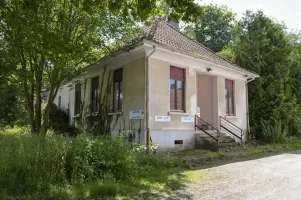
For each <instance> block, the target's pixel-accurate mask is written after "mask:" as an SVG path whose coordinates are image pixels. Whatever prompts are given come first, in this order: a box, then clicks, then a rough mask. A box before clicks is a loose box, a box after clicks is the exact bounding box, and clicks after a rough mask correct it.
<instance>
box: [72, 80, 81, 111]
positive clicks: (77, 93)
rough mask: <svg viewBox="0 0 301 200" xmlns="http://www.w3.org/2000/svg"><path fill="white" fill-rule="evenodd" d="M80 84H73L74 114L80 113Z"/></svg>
mask: <svg viewBox="0 0 301 200" xmlns="http://www.w3.org/2000/svg"><path fill="white" fill-rule="evenodd" d="M81 87H82V86H81V84H80V83H77V84H75V98H74V99H75V102H74V115H78V114H80V107H81Z"/></svg>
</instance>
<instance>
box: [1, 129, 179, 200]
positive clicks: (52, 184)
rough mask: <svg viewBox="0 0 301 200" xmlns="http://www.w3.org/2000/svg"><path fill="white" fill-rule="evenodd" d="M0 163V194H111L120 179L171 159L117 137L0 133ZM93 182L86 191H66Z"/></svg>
mask: <svg viewBox="0 0 301 200" xmlns="http://www.w3.org/2000/svg"><path fill="white" fill-rule="evenodd" d="M0 163H1V165H0V188H1V189H0V199H7V198H8V197H10V198H13V199H18V198H24V199H41V198H42V199H49V198H51V197H52V198H53V199H69V198H70V199H72V198H75V197H76V198H79V196H80V197H83V196H85V198H86V197H87V196H91V195H92V196H93V195H97V194H98V195H101V194H106V195H109V196H114V194H116V193H117V192H116V191H117V189H118V183H119V182H120V181H125V182H128V181H131V180H133V179H135V178H137V177H138V176H140V175H141V174H143V173H145V171H147V172H148V171H149V172H157V170H158V169H160V168H161V169H162V168H164V169H167V168H169V167H171V166H175V162H174V160H173V159H171V158H169V157H166V156H161V155H147V154H145V153H142V152H139V151H137V150H136V148H134V147H133V145H132V144H131V143H127V142H125V141H124V139H123V138H116V139H112V138H111V137H109V136H106V137H88V136H79V137H76V138H69V137H63V136H59V135H51V136H47V137H40V136H34V135H21V136H20V135H4V134H2V135H1V133H0ZM93 182H97V185H96V186H93V187H91V189H90V193H85V192H80V191H81V190H80V189H79V190H77V194H72V193H71V192H68V191H69V189H68V188H70V187H71V188H75V187H76V188H78V187H82V186H83V185H85V184H89V183H93ZM106 183H107V184H106ZM95 187H96V188H99V187H101V189H99V191H98V189H95ZM62 188H64V189H62ZM106 188H107V189H106ZM108 188H109V189H108ZM102 190H103V191H102ZM107 190H108V191H107ZM70 191H71V189H70ZM74 195H75V196H74ZM67 196H68V198H67Z"/></svg>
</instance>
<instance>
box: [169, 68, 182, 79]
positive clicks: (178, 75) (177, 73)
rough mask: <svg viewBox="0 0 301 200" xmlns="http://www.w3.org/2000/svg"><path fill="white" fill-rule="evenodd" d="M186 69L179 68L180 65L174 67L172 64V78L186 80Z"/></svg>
mask: <svg viewBox="0 0 301 200" xmlns="http://www.w3.org/2000/svg"><path fill="white" fill-rule="evenodd" d="M184 70H185V69H183V68H179V67H174V66H170V79H175V80H181V81H184V80H185V71H184Z"/></svg>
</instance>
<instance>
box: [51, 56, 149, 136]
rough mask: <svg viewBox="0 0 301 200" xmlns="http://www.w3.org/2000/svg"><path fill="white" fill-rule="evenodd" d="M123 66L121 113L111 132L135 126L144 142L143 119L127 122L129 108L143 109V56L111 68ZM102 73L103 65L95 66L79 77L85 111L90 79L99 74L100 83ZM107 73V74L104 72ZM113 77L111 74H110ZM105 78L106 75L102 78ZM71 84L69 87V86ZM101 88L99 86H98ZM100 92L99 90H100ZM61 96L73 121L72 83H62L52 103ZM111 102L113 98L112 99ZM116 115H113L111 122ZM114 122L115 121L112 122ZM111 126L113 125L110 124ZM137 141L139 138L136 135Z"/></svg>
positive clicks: (56, 101) (73, 96)
mask: <svg viewBox="0 0 301 200" xmlns="http://www.w3.org/2000/svg"><path fill="white" fill-rule="evenodd" d="M121 67H123V83H122V84H123V85H122V86H123V105H122V107H123V114H122V115H119V116H118V121H117V124H116V126H114V127H115V129H114V130H113V133H118V132H120V131H123V130H125V131H127V130H128V129H129V128H130V126H131V128H133V127H135V129H136V130H138V129H139V128H141V138H140V141H142V142H144V140H145V139H144V132H143V131H144V129H145V128H144V120H141V121H140V120H133V121H132V122H131V124H130V122H129V111H131V110H144V109H145V76H144V74H145V58H144V57H143V58H140V59H137V60H134V61H131V62H129V63H126V64H125V65H122V66H118V67H116V66H114V69H113V70H116V69H118V68H121ZM102 75H103V66H96V67H94V68H91V69H88V71H87V73H86V75H85V76H84V77H81V78H80V79H79V80H80V82H81V84H82V89H81V95H82V101H83V100H85V108H84V109H85V110H86V111H87V112H86V113H88V112H89V104H90V98H91V79H92V78H94V77H96V76H99V84H100V85H101V80H102ZM106 75H108V74H106ZM111 78H112V79H113V74H111ZM85 80H87V81H86V92H85V84H84V83H85ZM104 80H107V77H105V78H104ZM70 86H71V87H70ZM99 89H100V90H101V86H99ZM100 93H101V91H100ZM84 94H85V97H84ZM59 96H61V98H62V104H61V105H62V109H64V110H66V109H67V108H68V105H69V108H70V111H69V113H70V119H71V123H73V117H74V103H75V89H74V83H69V84H66V85H64V86H63V87H62V88H61V90H59V92H58V95H57V96H56V98H55V100H54V103H55V104H57V105H58V98H59ZM112 103H113V100H112ZM116 118H117V115H115V114H114V115H113V122H115V119H116ZM114 124H115V123H114ZM112 127H113V126H112ZM136 136H137V138H136V139H137V141H138V140H139V138H138V135H136Z"/></svg>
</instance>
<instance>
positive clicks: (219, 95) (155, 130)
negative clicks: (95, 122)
mask: <svg viewBox="0 0 301 200" xmlns="http://www.w3.org/2000/svg"><path fill="white" fill-rule="evenodd" d="M116 59H118V58H116ZM145 64H146V59H145V57H142V58H139V59H136V60H134V61H130V62H128V63H126V64H124V65H120V66H119V65H118V66H114V67H113V69H114V70H115V69H118V68H120V67H123V114H122V115H120V116H119V119H118V123H117V125H116V127H115V130H114V131H113V132H114V133H118V132H119V131H123V130H128V129H129V128H130V126H132V127H133V126H135V128H136V129H138V128H141V135H140V143H145V132H144V130H145V129H146V128H147V127H145V126H144V125H145V122H144V120H142V121H141V122H140V121H133V122H134V124H132V125H130V124H129V111H131V110H145V106H146V104H145V102H146V96H145V94H146V90H145V74H146V72H145ZM170 65H173V66H176V67H181V68H185V74H186V83H185V113H181V114H174V113H170V93H169V91H170V85H169V79H170V71H169V70H170ZM101 69H102V67H101V66H96V67H94V68H91V69H90V70H89V71H88V73H87V74H86V76H85V77H83V78H82V79H81V81H82V82H84V80H85V79H87V86H86V97H85V101H86V102H87V104H89V103H90V95H91V94H90V88H91V87H90V85H91V78H93V77H95V76H97V75H99V76H101V75H102V70H101ZM201 74H203V75H205V76H204V77H205V79H209V77H210V88H211V89H210V90H211V91H212V93H211V94H212V98H211V97H210V98H208V95H209V92H208V91H209V90H208V88H204V87H205V86H206V84H203V83H202V82H198V81H197V76H198V75H200V73H199V71H198V70H197V69H195V68H191V67H189V66H185V65H180V64H179V65H178V64H176V63H171V62H167V61H162V60H158V59H155V58H149V126H148V128H150V130H151V136H152V140H153V142H158V143H159V145H160V146H161V148H165V149H188V148H194V144H195V130H194V123H185V122H181V117H194V116H195V114H196V112H197V106H198V104H199V102H197V101H198V97H197V94H198V93H199V92H200V91H198V90H201V91H204V90H206V91H207V93H208V95H205V94H204V95H199V98H202V96H203V97H207V99H206V102H207V103H208V104H210V105H212V109H210V112H212V116H210V117H209V118H212V123H213V125H214V126H215V127H216V128H219V116H223V117H225V116H226V108H225V78H228V79H231V77H223V76H220V75H213V76H209V77H208V76H207V75H206V74H204V72H201ZM206 76H207V78H206ZM100 80H101V79H100ZM233 80H234V81H235V113H236V116H233V117H226V118H227V119H228V120H229V121H231V122H233V123H234V124H236V125H237V126H239V127H241V128H242V129H244V130H245V129H246V125H247V123H246V90H245V81H244V80H236V79H235V78H234V79H233ZM199 85H201V87H199ZM202 87H203V88H202ZM83 95H84V84H82V98H83V99H84V96H83ZM58 96H62V107H63V108H65V109H67V108H68V104H69V108H70V116H71V117H73V116H74V96H75V94H74V87H71V88H70V87H68V86H67V85H65V86H63V87H62V90H60V91H59V93H58V95H57V98H56V99H55V103H56V104H57V103H58ZM87 104H86V105H87ZM204 106H205V104H204ZM155 116H170V117H171V122H155ZM116 117H117V115H114V119H115V118H116ZM140 123H141V124H140ZM137 137H138V136H137ZM138 140H139V138H136V141H138ZM175 140H183V145H175V144H174V141H175Z"/></svg>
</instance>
